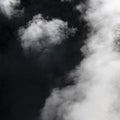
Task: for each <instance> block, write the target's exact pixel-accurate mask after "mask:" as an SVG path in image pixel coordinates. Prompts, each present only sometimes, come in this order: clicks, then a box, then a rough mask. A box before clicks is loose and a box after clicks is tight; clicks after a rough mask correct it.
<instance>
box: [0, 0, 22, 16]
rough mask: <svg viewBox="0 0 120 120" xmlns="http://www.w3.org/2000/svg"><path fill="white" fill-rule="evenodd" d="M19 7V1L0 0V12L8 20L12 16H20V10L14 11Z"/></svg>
mask: <svg viewBox="0 0 120 120" xmlns="http://www.w3.org/2000/svg"><path fill="white" fill-rule="evenodd" d="M19 5H20V0H0V10H1V11H2V13H3V14H5V15H6V16H7V17H8V18H11V16H13V15H18V14H19V15H20V14H21V13H22V10H18V9H16V7H18V6H19Z"/></svg>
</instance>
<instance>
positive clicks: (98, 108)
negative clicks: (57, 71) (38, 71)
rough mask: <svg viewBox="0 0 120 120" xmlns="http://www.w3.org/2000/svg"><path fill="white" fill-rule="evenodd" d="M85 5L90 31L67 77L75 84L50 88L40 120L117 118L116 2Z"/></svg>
mask: <svg viewBox="0 0 120 120" xmlns="http://www.w3.org/2000/svg"><path fill="white" fill-rule="evenodd" d="M85 6H86V9H87V10H86V12H85V14H84V15H83V17H84V19H85V20H86V21H87V22H88V25H89V28H90V33H89V34H88V39H87V40H86V44H85V45H84V46H83V47H82V48H81V50H82V51H83V53H84V55H85V58H84V59H83V61H82V62H81V64H80V66H78V67H77V68H76V70H74V71H72V72H71V73H70V76H69V77H70V78H71V77H72V78H73V79H74V81H75V85H73V86H68V87H66V88H63V89H62V90H59V89H54V90H53V92H52V94H51V96H50V97H49V98H48V99H47V100H46V103H45V106H44V108H43V110H42V113H41V118H42V120H119V119H120V102H119V99H120V92H119V90H120V81H119V79H120V74H119V71H120V53H119V52H120V50H119V47H120V46H119V45H120V1H119V0H114V1H113V0H88V2H87V3H86V4H85ZM77 8H78V9H79V7H77ZM80 11H81V7H80Z"/></svg>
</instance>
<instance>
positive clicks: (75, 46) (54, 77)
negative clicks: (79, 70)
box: [0, 0, 87, 120]
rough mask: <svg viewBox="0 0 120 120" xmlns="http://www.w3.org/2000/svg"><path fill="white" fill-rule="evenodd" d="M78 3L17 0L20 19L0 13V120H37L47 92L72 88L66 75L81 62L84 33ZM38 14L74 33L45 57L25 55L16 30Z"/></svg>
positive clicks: (49, 0) (79, 0) (83, 23)
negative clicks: (62, 22)
mask: <svg viewBox="0 0 120 120" xmlns="http://www.w3.org/2000/svg"><path fill="white" fill-rule="evenodd" d="M81 2H83V1H82V0H73V1H72V2H61V1H60V0H21V5H20V6H19V7H18V8H17V9H23V8H24V13H23V15H22V16H19V17H13V18H12V19H9V18H8V17H6V16H5V15H4V14H2V13H0V120H38V119H37V118H38V117H39V115H40V110H41V109H42V107H43V106H44V103H45V100H46V98H47V97H48V96H49V95H50V93H51V90H52V89H53V88H55V87H59V88H61V87H65V86H67V85H72V84H73V82H72V81H70V80H69V81H68V80H66V75H67V74H68V73H69V72H70V71H71V70H73V69H75V67H76V66H77V65H78V64H80V61H81V60H82V57H83V55H82V53H81V52H80V48H81V46H83V44H84V39H85V38H86V32H87V26H86V22H85V21H84V20H82V19H81V20H80V16H81V14H80V12H79V11H77V10H76V9H75V6H76V5H78V4H80V3H81ZM39 13H40V14H42V15H43V17H44V18H49V19H52V18H56V19H61V20H63V21H66V22H68V26H69V27H70V28H71V27H73V28H77V32H76V33H75V35H73V36H72V35H71V36H69V37H68V38H66V40H64V41H63V42H62V43H61V44H59V45H55V46H53V47H51V48H50V49H51V50H50V51H49V52H47V53H38V54H34V55H33V53H31V52H29V54H27V55H25V54H24V52H23V50H22V47H21V44H20V41H19V37H18V36H17V30H18V29H19V27H21V26H24V25H26V23H28V22H29V20H31V19H32V18H33V16H35V15H36V14H39ZM38 56H39V59H38Z"/></svg>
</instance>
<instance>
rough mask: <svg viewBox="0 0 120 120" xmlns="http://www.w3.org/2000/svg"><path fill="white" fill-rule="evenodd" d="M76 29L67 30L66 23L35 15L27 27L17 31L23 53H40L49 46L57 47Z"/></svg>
mask: <svg viewBox="0 0 120 120" xmlns="http://www.w3.org/2000/svg"><path fill="white" fill-rule="evenodd" d="M75 31H76V29H74V28H69V27H68V23H67V22H64V21H62V20H60V19H52V20H46V19H44V18H43V17H42V15H41V14H38V15H35V16H34V17H33V20H31V21H29V23H28V25H27V27H21V28H20V29H19V35H20V38H21V45H22V47H23V49H24V50H25V51H29V50H30V49H31V50H34V51H37V52H40V51H42V50H43V49H45V48H47V49H48V48H49V47H50V46H54V45H59V44H60V43H61V42H62V41H63V40H65V39H66V38H67V37H68V35H70V34H74V33H75Z"/></svg>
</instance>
